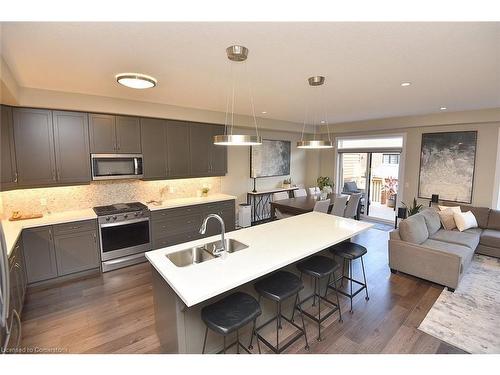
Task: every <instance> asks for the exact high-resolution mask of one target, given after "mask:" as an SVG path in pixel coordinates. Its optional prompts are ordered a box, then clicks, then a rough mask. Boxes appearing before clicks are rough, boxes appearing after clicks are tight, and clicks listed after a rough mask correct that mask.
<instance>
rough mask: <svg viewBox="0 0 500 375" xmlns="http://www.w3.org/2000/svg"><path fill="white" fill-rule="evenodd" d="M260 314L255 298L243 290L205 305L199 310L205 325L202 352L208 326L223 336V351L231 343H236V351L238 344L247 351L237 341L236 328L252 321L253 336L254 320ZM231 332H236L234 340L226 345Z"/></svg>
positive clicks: (253, 332)
mask: <svg viewBox="0 0 500 375" xmlns="http://www.w3.org/2000/svg"><path fill="white" fill-rule="evenodd" d="M260 314H261V309H260V305H259V303H258V302H257V300H256V299H255V298H253V297H252V296H251V295H249V294H246V293H243V292H236V293H233V294H230V295H229V296H227V297H225V298H223V299H221V300H219V301H217V302H214V303H212V304H211V305H208V306H205V307H204V308H203V309H202V310H201V319H202V320H203V321H204V322H205V324H206V326H207V329H206V331H205V340H204V342H203V351H202V352H203V353H204V352H205V346H206V342H207V334H208V328H210V329H211V330H212V331H214V332H216V333H218V334H220V335H223V336H224V349H223V352H224V353H225V352H226V350H227V349H228V348H230V347H231V346H233V345H237V351H238V353H239V348H240V346H241V347H242V348H243V349H244V350H245V351H247V352H248V350H247V348H246V347H245V346H243V344H241V343H240V341H239V334H238V330H239V329H240V328H242V327H244V326H245V325H247V324H248V323H250V322H252V321H253V322H254V327H253V331H252V337H253V335H254V334H255V322H256V319H257V317H258V316H259V315H260ZM233 332H236V342H234V343H233V344H231V345H229V346H228V347H226V336H227V335H229V334H230V333H233ZM259 349H260V348H259Z"/></svg>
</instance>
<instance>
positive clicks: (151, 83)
mask: <svg viewBox="0 0 500 375" xmlns="http://www.w3.org/2000/svg"><path fill="white" fill-rule="evenodd" d="M115 78H116V82H118V83H119V84H120V85H122V86H126V87H130V88H131V89H139V90H141V89H150V88H152V87H155V86H156V84H157V83H158V81H157V80H156V79H155V78H153V77H151V76H147V75H145V74H140V73H120V74H117V75H116V76H115Z"/></svg>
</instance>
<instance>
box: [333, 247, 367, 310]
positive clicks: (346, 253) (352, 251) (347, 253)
mask: <svg viewBox="0 0 500 375" xmlns="http://www.w3.org/2000/svg"><path fill="white" fill-rule="evenodd" d="M329 250H330V252H331V253H332V254H333V256H334V257H335V256H338V257H341V258H343V260H344V261H343V262H342V275H341V276H340V278H339V279H337V282H338V281H340V282H341V285H343V284H344V279H346V280H348V281H349V286H350V289H349V290H350V291H349V293H347V292H344V291H343V290H340V289H338V288H337V283H334V285H332V284H329V285H328V287H329V288H332V289H335V291H337V292H339V293H340V294H342V295H344V296H346V297H348V298H349V299H350V300H351V310H350V312H351V313H352V312H353V310H352V300H353V298H354V297H355V296H356V295H357V294H358V293H359V292H361V291H362V290H363V289H364V290H365V291H366V297H365V299H366V300H367V301H368V300H369V299H370V297H368V285H367V283H366V274H365V264H364V262H363V255H365V254H366V253H367V252H368V250H367V249H366V247H364V246H361V245H359V244H357V243H354V242H350V241H344V242H340V243H338V244H336V245H334V246H332V247H331V248H330V249H329ZM358 258H361V269H362V270H363V281H364V282H361V281H358V280H355V279H354V278H353V275H352V261H353V260H356V259H358ZM346 263H348V266H349V276H346V275H345V272H344V270H345V265H346ZM352 283H356V284H358V285H360V288H359V289H358V290H356V291H355V292H353V291H352Z"/></svg>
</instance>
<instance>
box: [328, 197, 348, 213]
mask: <svg viewBox="0 0 500 375" xmlns="http://www.w3.org/2000/svg"><path fill="white" fill-rule="evenodd" d="M348 199H349V196H348V195H340V196H338V197H335V200H334V201H333V208H332V212H331V214H332V215H335V216H340V217H344V213H345V208H346V204H347V200H348Z"/></svg>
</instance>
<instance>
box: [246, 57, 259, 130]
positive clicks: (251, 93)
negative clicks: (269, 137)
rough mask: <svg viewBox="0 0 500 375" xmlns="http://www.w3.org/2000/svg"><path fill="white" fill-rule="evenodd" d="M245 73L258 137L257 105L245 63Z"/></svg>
mask: <svg viewBox="0 0 500 375" xmlns="http://www.w3.org/2000/svg"><path fill="white" fill-rule="evenodd" d="M245 75H246V76H247V84H248V93H249V95H250V105H251V106H252V116H253V123H254V125H255V135H256V136H257V137H258V136H259V130H258V127H257V118H256V117H255V106H254V102H253V92H252V84H251V83H250V77H249V75H248V69H247V66H246V65H245Z"/></svg>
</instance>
